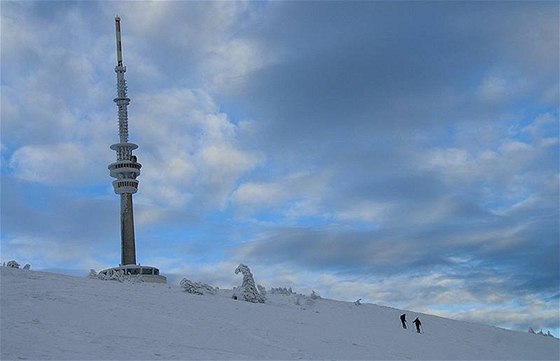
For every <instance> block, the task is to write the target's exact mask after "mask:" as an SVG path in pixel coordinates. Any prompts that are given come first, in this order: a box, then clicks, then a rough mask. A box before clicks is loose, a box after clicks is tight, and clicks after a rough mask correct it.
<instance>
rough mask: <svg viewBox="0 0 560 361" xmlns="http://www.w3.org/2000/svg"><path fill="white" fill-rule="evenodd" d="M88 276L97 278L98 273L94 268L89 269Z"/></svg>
mask: <svg viewBox="0 0 560 361" xmlns="http://www.w3.org/2000/svg"><path fill="white" fill-rule="evenodd" d="M88 278H92V279H97V278H99V275H98V274H97V272H96V271H95V270H94V269H90V270H89V274H88Z"/></svg>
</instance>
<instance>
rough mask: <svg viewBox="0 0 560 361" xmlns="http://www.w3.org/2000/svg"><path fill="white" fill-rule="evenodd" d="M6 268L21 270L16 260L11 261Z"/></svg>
mask: <svg viewBox="0 0 560 361" xmlns="http://www.w3.org/2000/svg"><path fill="white" fill-rule="evenodd" d="M6 267H9V268H19V263H17V262H16V261H14V260H11V261H9V262H8V264H6Z"/></svg>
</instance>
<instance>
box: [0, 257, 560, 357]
mask: <svg viewBox="0 0 560 361" xmlns="http://www.w3.org/2000/svg"><path fill="white" fill-rule="evenodd" d="M0 277H1V279H0V280H1V304H0V305H1V330H0V331H1V359H2V360H9V359H15V360H21V359H41V360H47V359H50V360H53V359H56V360H69V359H71V360H93V359H95V360H108V359H111V360H130V359H136V360H148V359H150V360H170V359H181V360H186V359H370V360H371V359H416V360H419V359H446V360H452V359H471V360H472V359H485V360H495V359H509V360H513V359H527V360H537V359H550V360H557V359H558V358H559V347H560V342H559V340H558V339H555V338H552V337H543V336H539V335H533V334H528V333H522V332H515V331H508V330H504V329H499V328H495V327H489V326H483V325H478V324H472V323H466V322H459V321H453V320H449V319H444V318H440V317H435V316H430V315H424V314H417V313H414V312H410V311H407V312H406V313H407V317H408V319H409V322H410V321H411V320H413V319H414V318H415V317H417V316H419V317H420V319H421V320H422V323H423V327H424V331H425V332H424V333H423V334H417V333H416V332H414V331H413V330H412V329H410V328H409V329H408V330H404V329H402V328H401V325H400V321H399V315H400V314H401V313H402V312H403V311H401V310H397V309H393V308H388V307H380V306H376V305H372V304H363V305H359V306H357V305H355V304H353V303H348V302H339V301H333V300H327V299H316V300H312V299H311V298H309V297H301V296H296V295H279V294H271V293H270V292H269V293H268V295H267V297H268V301H267V303H265V304H254V303H247V302H243V301H236V300H233V299H231V294H232V291H231V290H220V291H219V292H218V294H217V295H214V296H213V295H205V296H197V295H191V294H188V293H185V292H184V291H183V289H182V288H180V287H179V286H178V285H169V284H168V285H166V284H149V283H136V284H131V283H118V282H115V281H100V280H93V279H88V278H85V277H84V278H79V277H70V276H63V275H58V274H53V273H42V272H33V271H24V270H18V269H8V268H5V267H0ZM298 303H299V304H298Z"/></svg>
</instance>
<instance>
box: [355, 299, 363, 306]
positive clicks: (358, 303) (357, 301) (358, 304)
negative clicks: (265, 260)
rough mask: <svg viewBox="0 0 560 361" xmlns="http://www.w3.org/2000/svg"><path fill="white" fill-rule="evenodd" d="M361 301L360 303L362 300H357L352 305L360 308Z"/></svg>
mask: <svg viewBox="0 0 560 361" xmlns="http://www.w3.org/2000/svg"><path fill="white" fill-rule="evenodd" d="M361 301H362V299H361V298H358V299H357V300H356V301H354V304H355V305H356V306H361V304H362V302H361Z"/></svg>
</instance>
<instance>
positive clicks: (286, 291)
mask: <svg viewBox="0 0 560 361" xmlns="http://www.w3.org/2000/svg"><path fill="white" fill-rule="evenodd" d="M270 292H271V293H272V294H279V295H285V296H291V295H294V294H295V293H294V291H292V288H291V287H290V288H286V287H276V288H271V289H270Z"/></svg>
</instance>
